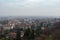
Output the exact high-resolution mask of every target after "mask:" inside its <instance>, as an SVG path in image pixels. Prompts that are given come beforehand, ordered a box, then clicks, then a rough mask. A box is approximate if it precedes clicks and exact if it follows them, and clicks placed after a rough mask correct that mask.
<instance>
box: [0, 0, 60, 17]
mask: <svg viewBox="0 0 60 40" xmlns="http://www.w3.org/2000/svg"><path fill="white" fill-rule="evenodd" d="M0 16H60V0H0Z"/></svg>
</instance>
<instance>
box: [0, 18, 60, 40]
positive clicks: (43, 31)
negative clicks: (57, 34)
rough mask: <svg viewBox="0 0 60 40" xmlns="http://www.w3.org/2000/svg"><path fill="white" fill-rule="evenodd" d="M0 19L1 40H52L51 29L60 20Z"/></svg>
mask: <svg viewBox="0 0 60 40" xmlns="http://www.w3.org/2000/svg"><path fill="white" fill-rule="evenodd" d="M0 19H1V20H0V39H1V40H50V39H51V40H53V38H52V35H53V32H54V30H53V29H55V25H56V23H57V24H58V22H60V19H57V18H35V17H32V18H31V17H28V18H26V17H21V18H19V17H14V18H0ZM59 25H60V24H59ZM56 31H57V30H56ZM54 40H55V39H54Z"/></svg>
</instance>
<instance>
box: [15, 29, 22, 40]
mask: <svg viewBox="0 0 60 40" xmlns="http://www.w3.org/2000/svg"><path fill="white" fill-rule="evenodd" d="M20 35H21V33H20V29H19V28H18V29H17V32H16V40H21V37H20Z"/></svg>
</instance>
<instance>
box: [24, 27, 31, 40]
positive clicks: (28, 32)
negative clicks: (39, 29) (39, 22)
mask: <svg viewBox="0 0 60 40" xmlns="http://www.w3.org/2000/svg"><path fill="white" fill-rule="evenodd" d="M30 36H31V31H30V29H29V28H28V29H26V30H25V33H24V38H25V39H26V40H30V38H31V37H30Z"/></svg>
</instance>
